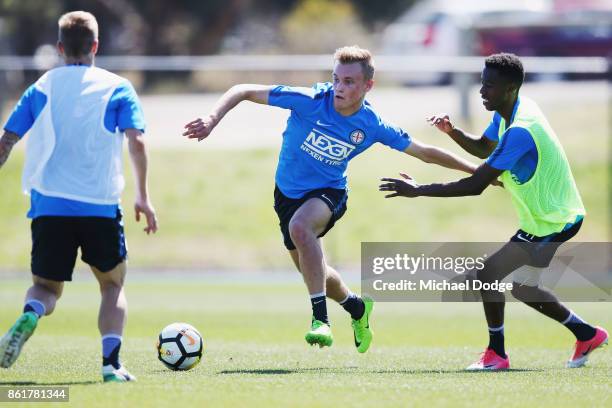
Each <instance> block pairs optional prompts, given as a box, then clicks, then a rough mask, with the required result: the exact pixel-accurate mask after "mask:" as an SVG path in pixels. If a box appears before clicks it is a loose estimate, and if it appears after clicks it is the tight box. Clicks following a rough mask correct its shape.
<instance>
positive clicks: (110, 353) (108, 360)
mask: <svg viewBox="0 0 612 408" xmlns="http://www.w3.org/2000/svg"><path fill="white" fill-rule="evenodd" d="M120 349H121V336H120V335H118V334H106V335H104V336H102V365H109V364H110V365H112V366H113V367H115V368H119V367H121V364H120V363H119V350H120Z"/></svg>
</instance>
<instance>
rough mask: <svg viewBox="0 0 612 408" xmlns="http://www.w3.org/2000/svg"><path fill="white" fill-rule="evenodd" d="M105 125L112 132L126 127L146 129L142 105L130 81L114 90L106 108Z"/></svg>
mask: <svg viewBox="0 0 612 408" xmlns="http://www.w3.org/2000/svg"><path fill="white" fill-rule="evenodd" d="M104 127H106V129H108V130H109V131H111V132H114V131H115V129H116V128H119V131H120V132H123V131H125V129H138V130H140V131H141V132H144V131H145V120H144V113H143V111H142V106H141V104H140V100H139V99H138V95H137V94H136V90H134V87H133V86H132V84H131V83H130V82H128V81H126V82H124V83H122V84H121V85H119V86H118V87H117V88H116V89H115V91H114V92H113V94H112V96H111V98H110V100H109V102H108V106H107V108H106V114H105V116H104Z"/></svg>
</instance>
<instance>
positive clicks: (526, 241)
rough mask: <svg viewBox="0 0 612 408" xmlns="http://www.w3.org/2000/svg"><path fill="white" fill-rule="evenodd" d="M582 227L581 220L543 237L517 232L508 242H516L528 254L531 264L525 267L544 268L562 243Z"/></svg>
mask: <svg viewBox="0 0 612 408" xmlns="http://www.w3.org/2000/svg"><path fill="white" fill-rule="evenodd" d="M581 226H582V219H581V220H580V221H578V222H576V223H574V224H572V225H571V226H570V227H569V228H567V229H565V230H563V231H561V232H557V233H554V234H550V235H546V236H544V237H536V236H535V235H532V234H528V233H526V232H525V231H523V230H518V231H517V232H516V234H514V235H513V236H512V238H510V242H516V243H518V244H520V246H521V247H522V248H523V249H525V250H526V251H527V252H528V253H529V257H530V258H531V262H530V263H528V264H527V265H529V266H533V267H536V268H546V267H548V265H550V261H551V260H552V258H553V256H555V253H556V252H557V249H559V247H560V246H561V244H562V243H564V242H566V241H569V240H570V239H571V238H573V237H574V235H576V234H577V233H578V231H579V230H580V227H581Z"/></svg>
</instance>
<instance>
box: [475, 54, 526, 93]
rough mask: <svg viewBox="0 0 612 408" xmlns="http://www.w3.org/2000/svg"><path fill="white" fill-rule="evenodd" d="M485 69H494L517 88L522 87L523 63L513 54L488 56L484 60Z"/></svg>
mask: <svg viewBox="0 0 612 408" xmlns="http://www.w3.org/2000/svg"><path fill="white" fill-rule="evenodd" d="M485 67H487V68H492V69H496V70H497V71H498V72H499V73H500V74H501V75H502V76H503V77H505V78H506V79H508V80H509V81H510V82H512V83H513V84H516V85H517V87H518V88H520V87H521V85H523V80H524V79H525V70H524V69H523V63H522V62H521V60H520V59H519V57H517V56H516V55H514V54H509V53H505V52H502V53H500V54H493V55H490V56H488V57H487V59H485Z"/></svg>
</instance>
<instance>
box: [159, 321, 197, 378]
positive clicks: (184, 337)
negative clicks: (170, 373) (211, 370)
mask: <svg viewBox="0 0 612 408" xmlns="http://www.w3.org/2000/svg"><path fill="white" fill-rule="evenodd" d="M203 350H204V342H203V341H202V335H201V334H200V332H199V331H197V330H196V328H195V327H193V326H192V325H190V324H187V323H172V324H169V325H168V326H166V327H164V329H163V330H162V331H161V333H160V334H159V339H158V341H157V358H159V361H161V362H162V363H164V365H165V366H166V367H168V368H169V369H171V370H190V369H192V368H193V367H195V366H196V365H198V363H199V362H200V360H201V359H202V351H203Z"/></svg>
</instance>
